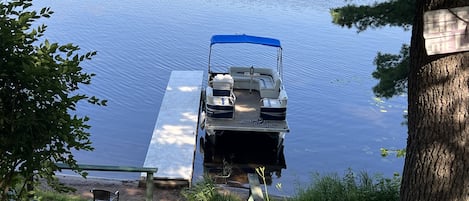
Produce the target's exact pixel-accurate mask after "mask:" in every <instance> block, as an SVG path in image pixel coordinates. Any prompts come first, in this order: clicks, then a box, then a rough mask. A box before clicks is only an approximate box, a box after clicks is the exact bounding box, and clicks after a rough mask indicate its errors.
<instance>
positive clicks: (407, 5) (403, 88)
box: [330, 0, 415, 98]
mask: <svg viewBox="0 0 469 201" xmlns="http://www.w3.org/2000/svg"><path fill="white" fill-rule="evenodd" d="M330 13H331V16H332V20H333V23H335V24H337V25H339V26H342V27H347V28H352V27H355V28H356V29H357V31H358V32H362V31H365V30H366V29H368V28H373V29H374V28H380V27H383V26H387V25H389V26H398V27H403V28H404V30H410V27H411V26H412V20H413V17H414V13H415V1H413V0H389V1H384V2H381V3H375V4H373V5H371V6H369V5H361V6H357V5H353V4H349V5H347V6H344V7H341V8H333V9H331V10H330ZM409 56H410V55H409V45H403V46H402V48H401V50H400V53H399V54H383V53H378V55H377V56H376V57H375V61H374V64H375V65H376V70H375V71H374V72H373V73H372V76H373V78H376V79H378V80H379V83H378V84H377V85H376V86H375V87H373V92H374V93H375V95H376V96H378V97H383V98H391V97H393V96H395V95H400V94H402V93H406V92H407V75H408V72H409V65H410V64H409Z"/></svg>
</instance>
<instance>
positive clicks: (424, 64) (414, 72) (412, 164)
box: [400, 0, 469, 201]
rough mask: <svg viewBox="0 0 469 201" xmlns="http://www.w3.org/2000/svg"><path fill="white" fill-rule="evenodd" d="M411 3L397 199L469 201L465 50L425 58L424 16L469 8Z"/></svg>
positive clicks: (460, 1) (461, 2) (441, 1)
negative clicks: (404, 139) (405, 128)
mask: <svg viewBox="0 0 469 201" xmlns="http://www.w3.org/2000/svg"><path fill="white" fill-rule="evenodd" d="M416 4H417V5H416V15H415V18H414V24H413V29H412V39H411V49H410V57H411V61H410V62H411V67H410V73H409V79H408V94H409V96H408V108H409V117H408V132H409V133H408V134H409V136H408V139H407V149H406V159H405V164H404V172H403V178H402V184H401V193H400V200H401V201H419V200H425V201H427V200H434V201H453V200H458V201H463V200H464V201H468V200H469V52H459V53H452V54H444V55H433V56H428V55H427V53H426V51H425V41H424V38H423V14H424V12H425V11H429V10H438V9H444V8H454V7H462V6H468V5H469V1H468V0H417V3H416ZM468 27H469V25H468Z"/></svg>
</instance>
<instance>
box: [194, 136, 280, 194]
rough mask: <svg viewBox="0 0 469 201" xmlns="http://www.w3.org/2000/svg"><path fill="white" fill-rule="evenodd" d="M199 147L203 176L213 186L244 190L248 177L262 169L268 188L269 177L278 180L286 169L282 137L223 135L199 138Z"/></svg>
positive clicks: (269, 183) (270, 179) (270, 182)
mask: <svg viewBox="0 0 469 201" xmlns="http://www.w3.org/2000/svg"><path fill="white" fill-rule="evenodd" d="M214 142H216V143H214ZM200 144H201V152H202V153H203V156H204V159H203V160H204V173H205V174H208V175H210V176H211V177H212V178H214V179H215V182H216V183H223V184H227V185H230V186H238V187H244V185H245V184H248V179H247V173H255V172H256V170H255V169H256V168H257V167H265V171H264V174H265V179H266V183H267V185H271V184H272V177H274V176H275V177H276V178H280V177H281V175H282V169H286V163H285V156H284V153H283V135H279V134H275V133H265V132H264V133H253V132H235V131H225V132H224V133H223V134H221V135H211V136H206V138H201V143H200ZM261 182H262V181H261Z"/></svg>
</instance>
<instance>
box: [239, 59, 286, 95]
mask: <svg viewBox="0 0 469 201" xmlns="http://www.w3.org/2000/svg"><path fill="white" fill-rule="evenodd" d="M249 70H250V68H248V67H231V68H230V75H231V76H232V78H233V80H234V86H233V87H234V88H236V89H253V90H257V91H259V92H260V94H261V97H262V98H277V97H278V95H279V92H280V86H281V82H282V80H281V79H280V76H279V74H278V72H276V71H274V70H272V69H270V68H254V74H253V75H252V82H251V74H250V72H249Z"/></svg>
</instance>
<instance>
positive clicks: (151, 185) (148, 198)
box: [145, 172, 155, 201]
mask: <svg viewBox="0 0 469 201" xmlns="http://www.w3.org/2000/svg"><path fill="white" fill-rule="evenodd" d="M154 186H155V184H154V183H153V173H152V172H147V189H146V199H145V200H146V201H152V200H153V189H154Z"/></svg>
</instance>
